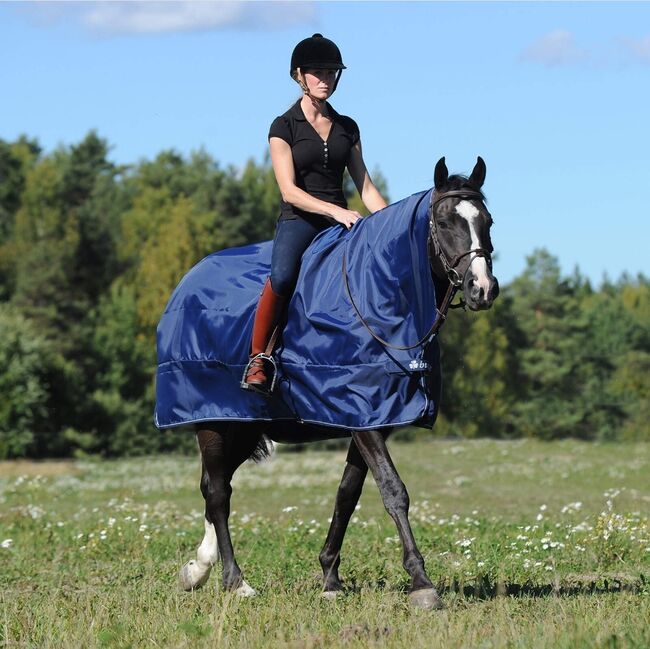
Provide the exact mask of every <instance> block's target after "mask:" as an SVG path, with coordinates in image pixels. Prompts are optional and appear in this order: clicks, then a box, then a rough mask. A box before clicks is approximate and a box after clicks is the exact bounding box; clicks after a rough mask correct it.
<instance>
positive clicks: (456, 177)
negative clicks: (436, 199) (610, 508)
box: [445, 174, 486, 202]
mask: <svg viewBox="0 0 650 649" xmlns="http://www.w3.org/2000/svg"><path fill="white" fill-rule="evenodd" d="M458 189H471V190H472V191H474V192H478V193H479V194H480V195H481V198H482V200H483V202H485V201H486V199H485V194H484V193H483V192H482V191H481V189H480V188H479V187H476V185H473V184H472V183H470V182H469V178H468V177H467V176H463V175H462V174H453V175H451V176H449V178H448V179H447V182H446V183H445V191H456V190H458Z"/></svg>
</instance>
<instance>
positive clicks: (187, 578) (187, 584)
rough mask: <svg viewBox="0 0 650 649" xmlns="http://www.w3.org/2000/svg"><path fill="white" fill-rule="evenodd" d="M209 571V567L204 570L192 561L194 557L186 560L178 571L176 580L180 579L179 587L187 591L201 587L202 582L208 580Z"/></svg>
mask: <svg viewBox="0 0 650 649" xmlns="http://www.w3.org/2000/svg"><path fill="white" fill-rule="evenodd" d="M210 571H211V568H210V567H208V569H207V570H205V569H204V568H202V567H201V566H199V564H198V563H197V562H196V561H194V559H192V560H191V561H188V562H187V563H186V564H185V565H184V566H183V567H182V568H181V569H180V572H179V573H178V580H179V581H180V584H181V588H182V589H183V590H187V591H190V590H196V589H197V588H201V586H203V584H205V582H206V581H208V577H209V576H210Z"/></svg>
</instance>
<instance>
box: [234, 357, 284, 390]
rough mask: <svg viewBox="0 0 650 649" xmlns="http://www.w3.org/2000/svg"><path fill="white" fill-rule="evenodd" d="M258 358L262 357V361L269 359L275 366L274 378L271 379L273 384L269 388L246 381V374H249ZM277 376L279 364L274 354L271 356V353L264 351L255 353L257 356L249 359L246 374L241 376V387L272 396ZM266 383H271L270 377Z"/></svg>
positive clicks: (245, 369)
mask: <svg viewBox="0 0 650 649" xmlns="http://www.w3.org/2000/svg"><path fill="white" fill-rule="evenodd" d="M258 358H259V359H261V360H262V361H267V362H268V363H270V364H271V366H272V367H273V378H272V379H271V385H270V386H269V387H268V388H266V387H263V388H262V387H260V386H257V385H253V384H252V383H246V375H247V374H248V370H250V368H251V365H252V364H253V361H256V360H257V359H258ZM277 378H278V366H277V363H276V362H275V359H274V358H273V356H270V355H269V354H265V353H264V352H262V353H261V354H255V356H253V357H251V358H250V359H249V361H248V363H247V364H246V367H245V368H244V374H243V376H242V377H241V382H240V384H239V387H240V388H242V389H244V390H250V391H251V392H257V393H258V394H262V395H264V396H265V397H269V396H271V393H272V392H273V389H274V388H275V382H276V380H277ZM266 385H269V381H268V379H267V380H266Z"/></svg>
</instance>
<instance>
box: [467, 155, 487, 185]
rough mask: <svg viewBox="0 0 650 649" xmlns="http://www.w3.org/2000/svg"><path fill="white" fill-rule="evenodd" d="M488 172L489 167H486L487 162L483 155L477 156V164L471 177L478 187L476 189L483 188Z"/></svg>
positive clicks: (470, 179) (470, 180) (473, 183)
mask: <svg viewBox="0 0 650 649" xmlns="http://www.w3.org/2000/svg"><path fill="white" fill-rule="evenodd" d="M486 173H487V168H486V167H485V162H484V160H483V158H481V156H479V157H478V158H476V165H475V166H474V170H473V171H472V175H471V176H470V177H469V182H470V183H471V184H472V185H474V187H476V189H481V187H483V183H484V182H485V174H486Z"/></svg>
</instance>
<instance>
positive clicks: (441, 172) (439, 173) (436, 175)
mask: <svg viewBox="0 0 650 649" xmlns="http://www.w3.org/2000/svg"><path fill="white" fill-rule="evenodd" d="M448 178H449V170H448V169H447V165H446V164H445V157H444V156H443V157H442V158H440V160H438V162H437V164H436V168H435V171H434V172H433V183H434V185H435V187H436V189H442V188H443V187H444V186H445V185H446V184H447V180H448Z"/></svg>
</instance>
